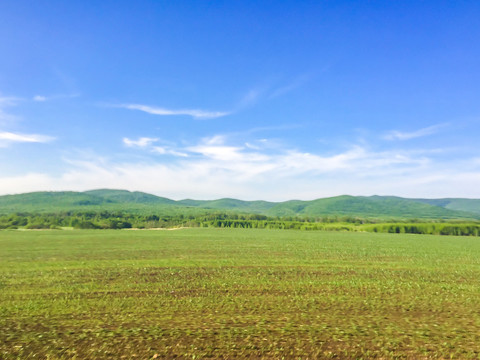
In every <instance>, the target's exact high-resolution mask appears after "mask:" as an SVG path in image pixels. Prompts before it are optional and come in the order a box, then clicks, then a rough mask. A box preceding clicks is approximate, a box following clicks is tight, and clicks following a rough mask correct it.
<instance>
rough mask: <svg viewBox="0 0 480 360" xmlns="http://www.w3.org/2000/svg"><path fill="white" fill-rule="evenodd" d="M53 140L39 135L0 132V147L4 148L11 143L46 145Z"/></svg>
mask: <svg viewBox="0 0 480 360" xmlns="http://www.w3.org/2000/svg"><path fill="white" fill-rule="evenodd" d="M52 140H54V137H51V136H47V135H39V134H21V133H12V132H7V131H3V132H0V146H6V145H8V144H9V143H12V142H20V143H46V142H49V141H52Z"/></svg>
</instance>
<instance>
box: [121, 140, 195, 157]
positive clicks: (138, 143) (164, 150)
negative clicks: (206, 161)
mask: <svg viewBox="0 0 480 360" xmlns="http://www.w3.org/2000/svg"><path fill="white" fill-rule="evenodd" d="M122 141H123V143H124V144H125V146H127V147H135V148H140V149H144V150H147V151H149V152H152V153H156V154H161V155H174V156H180V157H187V156H188V155H187V154H186V153H185V152H181V151H177V150H174V149H172V148H171V147H170V146H158V145H154V144H155V143H156V142H158V141H159V139H158V138H150V137H141V138H139V139H138V140H132V139H129V138H126V137H125V138H123V139H122Z"/></svg>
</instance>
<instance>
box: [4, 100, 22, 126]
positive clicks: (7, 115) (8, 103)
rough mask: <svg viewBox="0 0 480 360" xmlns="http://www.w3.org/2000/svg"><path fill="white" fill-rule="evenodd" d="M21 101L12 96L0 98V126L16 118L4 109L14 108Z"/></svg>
mask: <svg viewBox="0 0 480 360" xmlns="http://www.w3.org/2000/svg"><path fill="white" fill-rule="evenodd" d="M21 100H22V99H21V98H18V97H14V96H0V124H1V123H7V122H12V121H14V120H16V119H17V117H16V116H14V115H12V114H10V113H8V112H7V111H5V108H7V107H12V106H16V105H17V104H18V102H20V101H21Z"/></svg>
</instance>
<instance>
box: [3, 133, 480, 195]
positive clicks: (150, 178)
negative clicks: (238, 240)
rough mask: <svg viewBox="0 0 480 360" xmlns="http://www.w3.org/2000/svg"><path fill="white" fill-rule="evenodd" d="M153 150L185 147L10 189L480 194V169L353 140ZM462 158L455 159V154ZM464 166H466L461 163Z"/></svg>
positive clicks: (211, 143)
mask: <svg viewBox="0 0 480 360" xmlns="http://www.w3.org/2000/svg"><path fill="white" fill-rule="evenodd" d="M144 149H145V150H146V151H150V152H154V151H156V152H157V153H160V154H167V153H172V152H177V153H179V154H180V153H183V154H185V155H189V156H185V157H180V155H178V156H179V157H178V158H175V161H170V160H169V161H163V160H161V159H160V160H158V161H152V159H151V158H148V159H147V158H145V161H135V162H130V161H127V162H122V161H118V160H117V161H116V160H115V159H105V158H102V157H101V156H88V158H87V159H86V160H71V161H68V165H69V166H68V169H67V170H65V171H64V172H63V174H61V175H59V176H51V175H45V174H26V175H25V176H23V177H5V176H3V177H2V176H1V175H0V189H1V190H0V191H1V192H2V193H12V192H23V191H33V190H62V189H71V190H86V189H92V188H99V187H111V188H123V189H128V190H142V191H147V192H151V193H155V194H158V195H162V196H167V197H171V198H174V199H181V198H187V197H190V198H200V199H212V198H219V197H225V196H228V197H237V198H242V199H266V200H287V199H292V198H303V199H313V198H318V197H324V196H333V195H339V194H353V195H372V194H383V195H386V194H393V195H399V196H407V197H418V196H421V197H446V196H468V197H475V196H478V197H480V190H479V188H478V186H477V185H478V181H480V169H479V167H478V164H476V165H475V164H474V161H471V159H465V162H464V163H462V164H461V165H458V164H457V163H455V165H454V166H452V165H453V163H452V162H450V163H448V162H445V161H444V160H441V159H435V158H430V157H429V154H428V152H427V153H423V152H422V151H420V150H417V151H398V150H395V151H373V150H371V149H369V148H367V147H364V146H353V147H351V148H349V149H346V150H344V151H339V152H336V153H330V154H321V153H307V152H303V151H300V150H298V149H292V148H283V149H275V150H265V149H262V148H259V149H257V148H249V147H247V146H245V145H237V144H235V143H229V142H228V139H227V138H225V137H222V136H213V137H211V138H205V139H201V140H200V141H199V142H198V143H197V144H195V145H192V146H188V147H185V148H169V147H162V146H156V145H155V144H150V145H148V146H147V147H145V148H144ZM452 161H454V160H452ZM459 169H461V170H459Z"/></svg>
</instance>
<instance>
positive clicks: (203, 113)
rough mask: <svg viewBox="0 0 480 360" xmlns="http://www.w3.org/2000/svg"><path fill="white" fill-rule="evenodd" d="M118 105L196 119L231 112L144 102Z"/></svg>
mask: <svg viewBox="0 0 480 360" xmlns="http://www.w3.org/2000/svg"><path fill="white" fill-rule="evenodd" d="M117 107H120V108H124V109H128V110H139V111H143V112H146V113H148V114H152V115H160V116H176V115H187V116H191V117H193V118H194V119H214V118H219V117H223V116H227V115H229V114H230V112H228V111H207V110H199V109H181V110H172V109H166V108H161V107H154V106H149V105H142V104H121V105H117Z"/></svg>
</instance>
